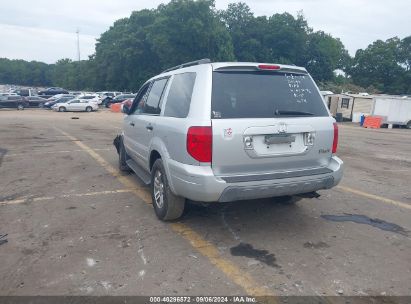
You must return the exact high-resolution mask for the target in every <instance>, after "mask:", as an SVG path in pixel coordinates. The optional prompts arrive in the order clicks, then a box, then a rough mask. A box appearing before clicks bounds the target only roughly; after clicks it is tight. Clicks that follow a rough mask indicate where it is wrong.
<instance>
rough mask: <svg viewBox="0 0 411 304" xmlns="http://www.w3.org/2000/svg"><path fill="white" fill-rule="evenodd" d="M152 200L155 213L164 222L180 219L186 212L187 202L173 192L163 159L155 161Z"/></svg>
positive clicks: (152, 174) (152, 173) (152, 172)
mask: <svg viewBox="0 0 411 304" xmlns="http://www.w3.org/2000/svg"><path fill="white" fill-rule="evenodd" d="M151 199H152V201H153V206H154V212H155V213H156V215H157V217H158V218H159V219H160V220H162V221H171V220H175V219H178V218H180V217H181V215H182V214H183V212H184V206H185V201H186V200H185V198H184V197H180V196H177V195H175V194H174V193H173V192H172V191H171V189H170V186H169V184H168V180H167V176H166V171H165V170H164V165H163V161H162V160H161V159H157V160H156V161H155V163H154V165H153V168H152V170H151Z"/></svg>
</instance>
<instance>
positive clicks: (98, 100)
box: [77, 95, 101, 104]
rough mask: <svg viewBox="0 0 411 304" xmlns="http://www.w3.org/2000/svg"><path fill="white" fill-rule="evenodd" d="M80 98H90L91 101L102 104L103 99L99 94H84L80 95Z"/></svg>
mask: <svg viewBox="0 0 411 304" xmlns="http://www.w3.org/2000/svg"><path fill="white" fill-rule="evenodd" d="M77 98H78V99H82V100H88V101H89V102H94V103H96V104H101V100H100V98H99V96H98V95H83V96H78V97H77Z"/></svg>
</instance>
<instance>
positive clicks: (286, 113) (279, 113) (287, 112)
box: [274, 109, 314, 116]
mask: <svg viewBox="0 0 411 304" xmlns="http://www.w3.org/2000/svg"><path fill="white" fill-rule="evenodd" d="M274 114H275V115H277V116H281V115H295V116H313V115H314V113H311V112H302V111H284V110H278V109H277V110H275V112H274Z"/></svg>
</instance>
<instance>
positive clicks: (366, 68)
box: [349, 37, 409, 94]
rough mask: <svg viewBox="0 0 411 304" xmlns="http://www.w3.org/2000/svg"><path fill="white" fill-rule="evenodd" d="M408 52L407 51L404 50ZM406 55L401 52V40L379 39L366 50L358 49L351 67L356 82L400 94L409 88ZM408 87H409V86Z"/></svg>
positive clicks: (395, 38)
mask: <svg viewBox="0 0 411 304" xmlns="http://www.w3.org/2000/svg"><path fill="white" fill-rule="evenodd" d="M403 52H406V51H403ZM405 57H406V55H404V54H401V40H400V39H398V38H397V37H394V38H391V39H388V40H387V41H385V42H384V41H382V40H377V41H375V42H374V43H373V44H371V45H369V46H368V47H367V48H366V49H365V50H358V51H357V52H356V54H355V58H354V59H353V66H352V67H351V68H350V69H349V73H350V75H351V76H352V79H353V81H354V83H356V84H358V85H360V86H363V87H367V86H370V85H373V86H374V87H376V88H377V89H378V90H379V91H381V92H385V93H391V94H399V93H403V92H406V91H407V90H409V84H407V83H406V81H404V80H405V79H406V65H407V62H406V60H404V58H405ZM407 87H408V88H407Z"/></svg>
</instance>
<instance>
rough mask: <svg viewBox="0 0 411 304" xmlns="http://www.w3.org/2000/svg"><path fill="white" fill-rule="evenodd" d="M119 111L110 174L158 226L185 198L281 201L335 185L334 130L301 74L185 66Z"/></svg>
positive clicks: (176, 213)
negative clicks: (135, 188)
mask: <svg viewBox="0 0 411 304" xmlns="http://www.w3.org/2000/svg"><path fill="white" fill-rule="evenodd" d="M123 112H124V113H125V114H127V115H126V116H125V117H124V123H123V130H122V133H121V134H120V135H119V136H117V137H116V139H115V140H114V144H115V146H116V147H117V151H118V153H119V166H120V169H121V170H124V171H130V170H132V171H134V172H135V173H136V174H137V175H138V176H139V177H140V178H141V179H142V181H144V182H145V183H146V184H150V185H151V186H150V187H151V195H152V200H153V205H154V210H155V213H156V215H157V217H158V218H159V219H161V220H173V219H176V218H179V217H180V216H181V215H182V213H183V210H184V205H185V201H186V199H189V200H192V201H200V202H230V201H236V200H248V199H258V198H268V197H278V196H291V195H296V194H305V193H311V192H314V191H317V190H320V189H330V188H332V187H334V186H335V185H337V184H338V183H339V182H340V180H341V178H342V173H343V162H342V161H341V159H339V158H338V157H337V156H336V155H335V153H336V151H337V142H338V128H337V124H336V123H335V120H334V119H333V118H332V117H331V115H330V113H329V111H328V109H327V107H326V106H325V103H324V101H323V99H322V97H321V95H320V92H319V90H318V88H317V86H316V84H315V83H314V81H313V79H312V78H311V76H310V75H309V74H308V73H307V71H306V70H305V69H304V68H301V67H296V66H289V65H280V64H260V63H242V62H235V63H234V62H229V63H212V62H210V61H209V60H205V59H203V60H200V61H196V62H190V63H187V64H183V65H180V66H177V67H175V68H172V69H169V70H167V71H164V72H163V73H161V74H160V75H157V76H155V77H153V78H151V79H150V80H148V81H147V82H146V83H145V84H144V85H143V86H142V88H141V89H140V91H139V92H138V94H137V96H136V98H135V99H134V102H133V104H132V106H131V107H130V108H129V107H127V106H123Z"/></svg>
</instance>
